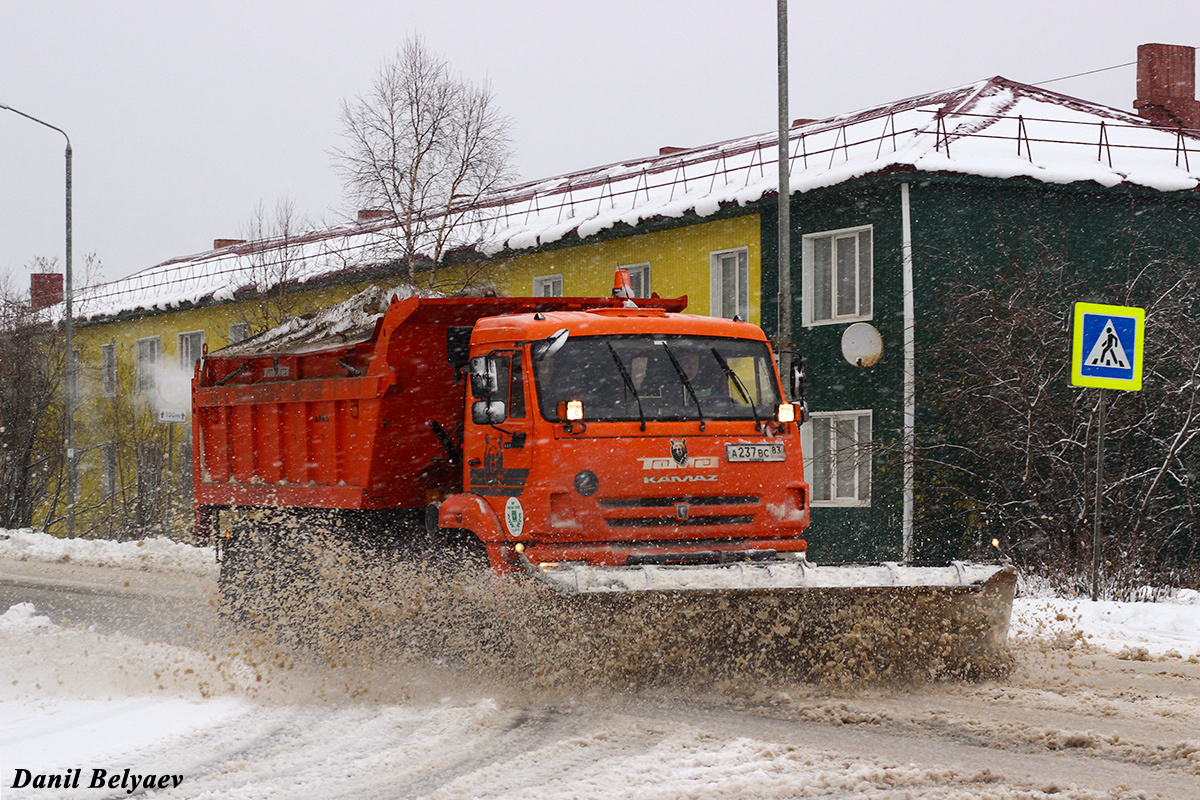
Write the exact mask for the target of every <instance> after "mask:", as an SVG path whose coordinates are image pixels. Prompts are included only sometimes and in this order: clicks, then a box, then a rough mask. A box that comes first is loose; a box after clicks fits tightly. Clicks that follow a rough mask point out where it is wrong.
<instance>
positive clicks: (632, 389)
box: [604, 342, 646, 431]
mask: <svg viewBox="0 0 1200 800" xmlns="http://www.w3.org/2000/svg"><path fill="white" fill-rule="evenodd" d="M604 346H605V347H607V348H608V352H610V353H612V357H613V361H615V362H617V369H619V370H620V371H621V380H623V381H625V388H627V389H629V393H630V394H632V395H633V399H634V400H636V401H637V407H638V419H640V420H641V421H642V430H643V431H644V430H646V412H644V411H642V398H641V396H640V395H639V394H638V390H637V387H636V386H634V385H633V377H632V376H631V375H630V374H629V370H627V369H625V363H624V362H623V361H621V357H620V356H619V355H617V351H616V349H614V348H613V346H612V344H611V343H609V342H605V343H604Z"/></svg>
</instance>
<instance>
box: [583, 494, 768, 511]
mask: <svg viewBox="0 0 1200 800" xmlns="http://www.w3.org/2000/svg"><path fill="white" fill-rule="evenodd" d="M758 502H759V498H757V497H750V496H747V497H735V496H731V495H726V496H721V497H606V498H604V499H603V500H601V501H600V507H601V508H674V507H675V506H677V505H680V504H684V503H686V504H687V505H689V506H753V505H757V504H758Z"/></svg>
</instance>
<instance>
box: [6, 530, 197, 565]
mask: <svg viewBox="0 0 1200 800" xmlns="http://www.w3.org/2000/svg"><path fill="white" fill-rule="evenodd" d="M4 558H7V559H12V560H15V561H47V562H57V563H67V562H70V563H72V564H83V565H85V566H91V567H122V568H125V569H137V570H155V571H164V572H168V571H178V572H188V573H192V574H196V575H207V574H211V573H213V572H214V571H215V570H216V569H217V559H216V555H215V554H214V552H213V548H211V547H194V546H192V545H188V544H182V543H180V542H176V541H173V540H171V539H167V538H165V537H153V538H148V539H138V540H137V541H131V542H114V541H110V540H106V539H60V538H59V537H57V536H51V535H50V534H47V533H38V532H37V531H32V530H29V529H20V530H2V529H0V559H4Z"/></svg>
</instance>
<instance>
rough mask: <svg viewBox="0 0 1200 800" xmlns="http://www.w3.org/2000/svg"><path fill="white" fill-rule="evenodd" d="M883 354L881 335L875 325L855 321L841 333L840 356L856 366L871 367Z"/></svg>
mask: <svg viewBox="0 0 1200 800" xmlns="http://www.w3.org/2000/svg"><path fill="white" fill-rule="evenodd" d="M882 355H883V337H882V336H880V335H879V331H877V330H875V326H874V325H871V324H869V323H866V322H856V323H854V324H853V325H851V326H850V327H848V328H846V330H845V332H844V333H843V334H842V357H843V358H845V359H846V360H847V361H849V362H850V363H851V364H853V365H854V366H856V367H873V366H875V365H876V364H877V363H878V362H879V357H880V356H882Z"/></svg>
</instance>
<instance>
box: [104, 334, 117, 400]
mask: <svg viewBox="0 0 1200 800" xmlns="http://www.w3.org/2000/svg"><path fill="white" fill-rule="evenodd" d="M100 394H101V396H103V397H116V396H117V343H116V342H109V343H108V344H102V345H100Z"/></svg>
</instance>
